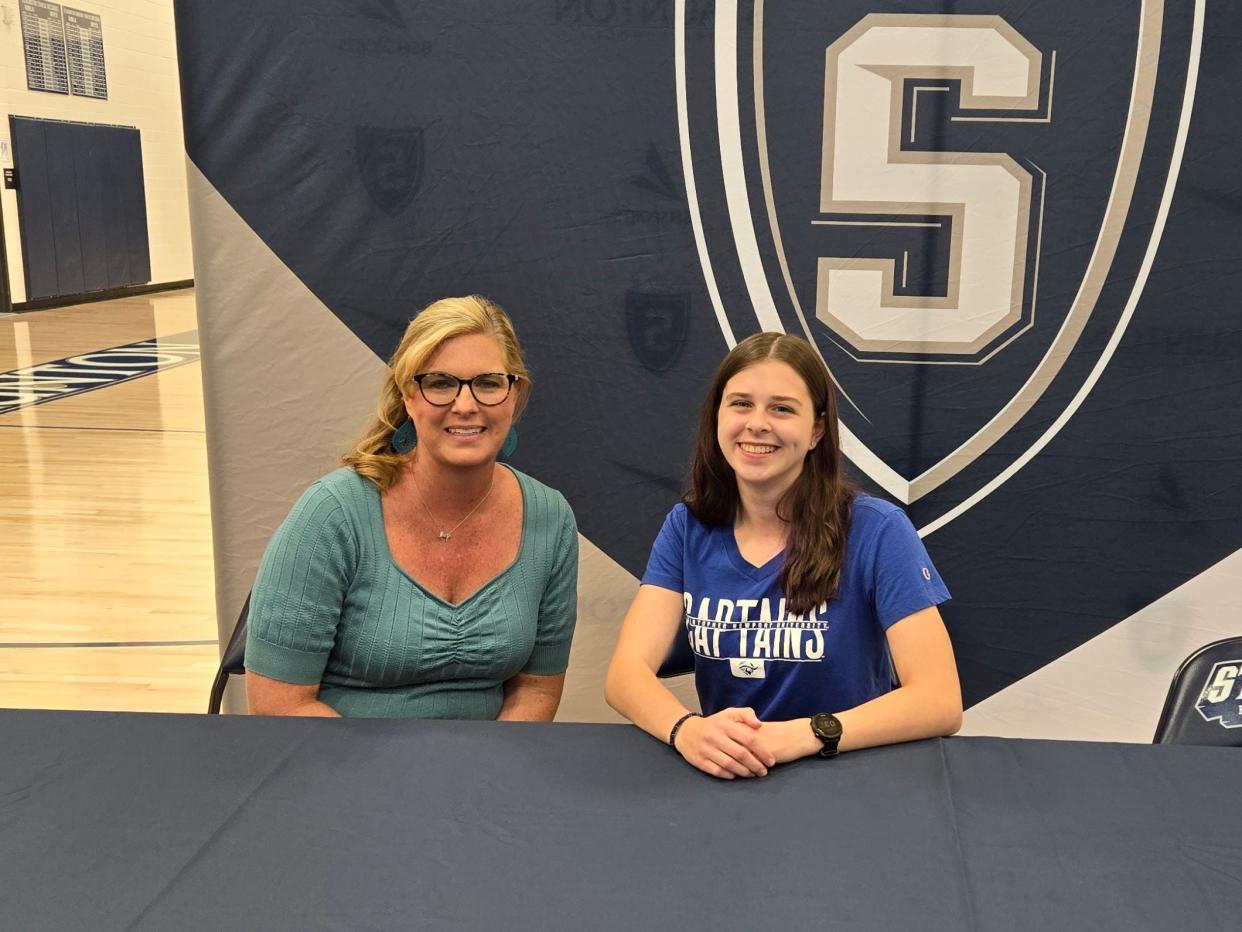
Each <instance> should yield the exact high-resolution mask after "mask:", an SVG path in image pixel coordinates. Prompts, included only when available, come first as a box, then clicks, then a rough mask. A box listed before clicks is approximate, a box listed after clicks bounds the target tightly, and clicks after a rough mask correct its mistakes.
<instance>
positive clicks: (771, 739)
mask: <svg viewBox="0 0 1242 932" xmlns="http://www.w3.org/2000/svg"><path fill="white" fill-rule="evenodd" d="M759 737H760V739H761V740H762V741H763V744H764V747H766V748H767V749H768V750H769V751H770V752H771V754H772V756H773V757H774V758H775V759H776V763H778V764H787V763H789V762H790V761H792V760H798V759H799V758H802V757H807V756H809V755H811V754H817V753H819V749H820V748H821V747H823V744H822V743H821V742H820V740H819V739H818V738H816V737H815V732H813V731H812V730H811V722H810V720H809V719H805V718H794V719H790V720H789V721H787V722H764V723H763V724H762V727H760V729H759Z"/></svg>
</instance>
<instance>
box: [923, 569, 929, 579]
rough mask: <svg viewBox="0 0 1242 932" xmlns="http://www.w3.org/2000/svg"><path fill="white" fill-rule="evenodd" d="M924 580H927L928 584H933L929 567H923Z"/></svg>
mask: <svg viewBox="0 0 1242 932" xmlns="http://www.w3.org/2000/svg"><path fill="white" fill-rule="evenodd" d="M923 578H924V579H926V580H927V581H928V582H931V570H929V569H928V568H927V567H923Z"/></svg>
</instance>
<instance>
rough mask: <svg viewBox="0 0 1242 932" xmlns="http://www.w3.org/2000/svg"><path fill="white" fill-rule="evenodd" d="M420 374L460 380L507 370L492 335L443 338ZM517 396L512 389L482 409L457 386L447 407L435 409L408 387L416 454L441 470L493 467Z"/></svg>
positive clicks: (413, 387)
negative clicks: (416, 442)
mask: <svg viewBox="0 0 1242 932" xmlns="http://www.w3.org/2000/svg"><path fill="white" fill-rule="evenodd" d="M422 371H423V372H443V373H446V374H448V375H453V376H456V377H457V378H459V379H461V380H462V381H465V380H466V379H471V378H474V377H475V376H476V375H479V374H481V373H484V372H508V368H507V366H506V365H505V355H504V351H503V350H502V349H501V346H500V343H499V341H498V340H497V339H496V338H495V337H494V336H492V335H491V334H486V333H471V334H466V335H464V336H459V337H453V338H452V339H450V340H445V341H444V343H443V344H441V346H440V348H439V349H438V350H436V352H435V354H434V355H432V357H431V358H430V359H429V360H428V361H427V364H426V365H425V366H423V368H422ZM415 374H420V373H415ZM516 397H517V391H516V390H514V391H511V392H509V397H508V398H506V399H505V400H504V401H503V402H501V403H500V404H498V405H481V404H479V403H478V402H477V401H476V400H475V398H474V395H473V394H471V392H470V388H469V387H468V386H466V385H462V386H461V391H460V392H458V394H457V398H456V399H455V400H454V401H453V403H452V404H449V405H445V406H444V407H437V406H436V405H433V404H431V403H430V402H428V401H427V399H426V398H424V397H423V395H422V392H420V391H419V389H418V386H417V385H416V384H414V383H410V384H409V386H408V388H407V390H406V393H405V410H406V411H407V412H408V413H409V415H410V419H411V420H413V422H414V429H415V430H416V431H417V432H418V450H419V454H418V455H419V456H426V457H430V458H431V459H432V460H434V461H436V462H437V463H439V464H441V465H445V466H455V467H465V468H469V467H472V466H481V465H484V464H487V463H494V462H495V460H496V457H497V455H499V453H500V448H501V446H503V445H504V442H505V437H506V435H507V434H508V433H509V428H510V426H512V424H513V411H514V403H515V400H516Z"/></svg>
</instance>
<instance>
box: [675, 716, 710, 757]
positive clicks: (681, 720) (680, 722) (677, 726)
mask: <svg viewBox="0 0 1242 932" xmlns="http://www.w3.org/2000/svg"><path fill="white" fill-rule="evenodd" d="M702 717H703V715H702V713H701V712H687V713H686V714H685V715H683V716H682V717H681V718H679V719H677V721H675V722H673V730H672V731H670V732H669V733H668V746H669V747H670V748H672V749H673V750H676V749H677V744H676V741H677V732H679V731H681V726H682V725H684V724H686V721H687V719H692V718H702Z"/></svg>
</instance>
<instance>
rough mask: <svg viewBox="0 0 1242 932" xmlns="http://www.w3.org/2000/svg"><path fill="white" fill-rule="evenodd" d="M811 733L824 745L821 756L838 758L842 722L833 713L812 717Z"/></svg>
mask: <svg viewBox="0 0 1242 932" xmlns="http://www.w3.org/2000/svg"><path fill="white" fill-rule="evenodd" d="M811 731H813V732H814V733H815V737H816V738H818V739H819V740H820V742H821V743H822V744H823V747H822V748H820V749H819V756H820V757H836V756H837V749H838V747H839V746H840V744H841V720H840V719H839V718H837V717H836V716H835V715H833V714H832V713H831V712H820V713H819V714H818V715H812V716H811Z"/></svg>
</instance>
